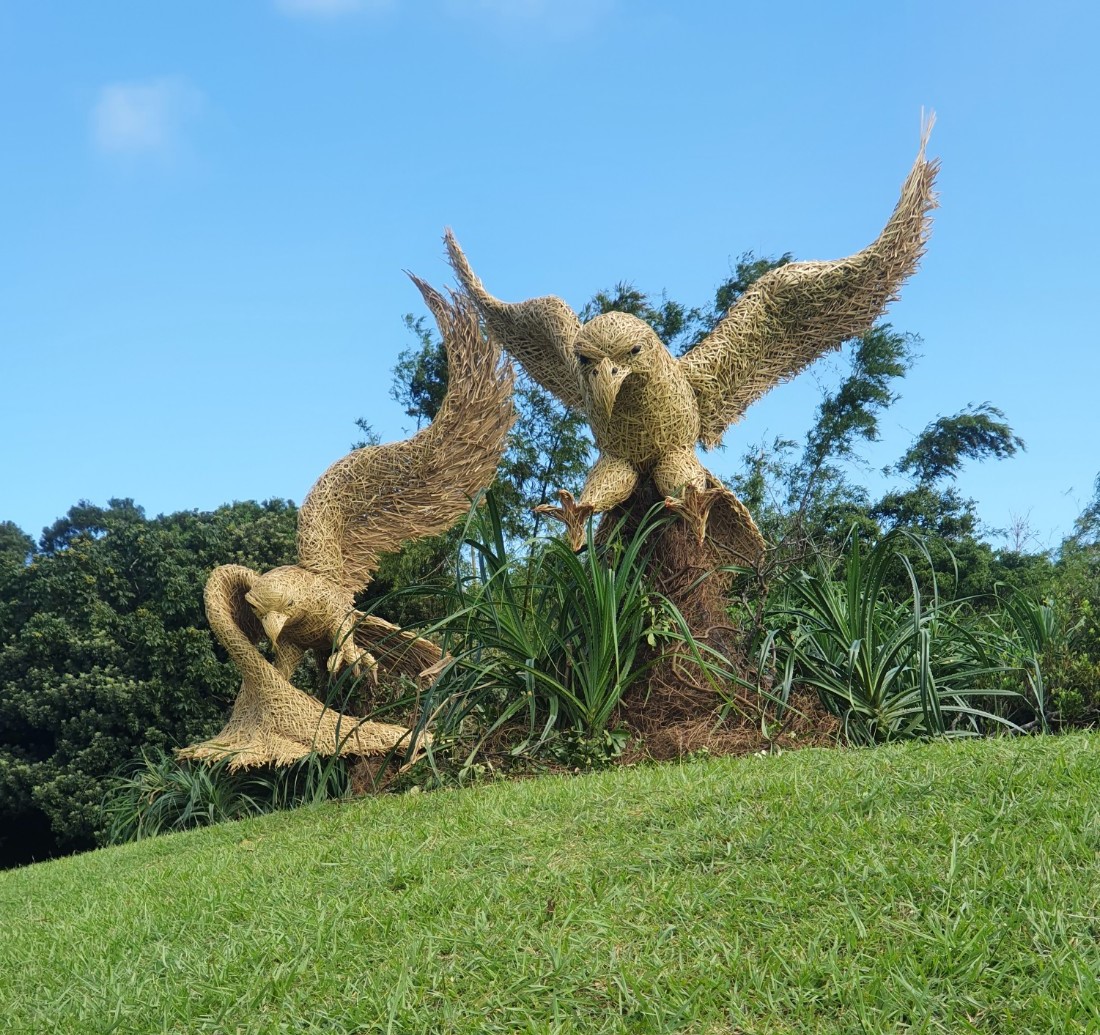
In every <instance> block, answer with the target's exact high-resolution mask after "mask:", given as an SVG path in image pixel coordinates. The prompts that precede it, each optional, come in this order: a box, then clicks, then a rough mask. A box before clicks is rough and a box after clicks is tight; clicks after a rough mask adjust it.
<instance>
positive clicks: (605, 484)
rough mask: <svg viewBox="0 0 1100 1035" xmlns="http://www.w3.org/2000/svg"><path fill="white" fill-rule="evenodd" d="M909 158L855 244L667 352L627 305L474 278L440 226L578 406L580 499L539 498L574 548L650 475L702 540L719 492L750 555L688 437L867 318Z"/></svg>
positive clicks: (904, 238) (704, 435)
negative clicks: (521, 297) (593, 451)
mask: <svg viewBox="0 0 1100 1035" xmlns="http://www.w3.org/2000/svg"><path fill="white" fill-rule="evenodd" d="M931 127H932V120H929V122H928V123H927V125H926V127H925V128H924V130H923V133H922V139H921V146H920V150H919V153H918V155H917V159H916V162H915V164H914V165H913V168H912V170H911V171H910V173H909V175H908V178H907V179H906V180H905V183H904V185H903V186H902V190H901V198H900V200H899V201H898V203H897V207H896V208H895V209H894V212H893V215H892V216H891V217H890V220H889V221H888V222H887V224H886V226H885V228H884V229H883V230H882V232H881V233H880V234H879V235H878V237H877V238H876V239H875V240H874V241H873V242H872V243H871V244H870V245H869V246H868V247H866V248H864V249H863V250H862V251H860V252H857V253H856V254H854V255H851V256H849V257H848V258H845V259H838V260H835V261H831V262H792V263H789V264H787V265H784V266H780V267H778V268H776V269H774V270H772V271H771V272H769V273H767V274H765V275H764V276H763V277H761V278H760V279H759V280H758V281H756V283H755V284H753V285H752V286H751V287H750V288H749V289H748V290H747V291H745V293H744V294H743V295H742V296H741V297H740V298H739V299H738V301H737V302H736V303H735V304H734V305H733V306H732V307H731V308H730V309H729V311H728V312H727V313H726V314H725V316H724V317H723V318H722V319H721V320H720V321H719V322H718V323H717V325H716V326H715V327H714V329H713V330H712V331H711V332H710V334H709V335H708V336H707V337H706V338H704V339H703V340H702V341H701V342H700V343H699V344H697V345H696V346H695V347H694V348H692V349H691V350H690V351H689V352H687V353H686V354H685V355H683V356H681V357H680V358H678V359H677V358H675V357H674V356H673V355H672V354H671V353H670V352H669V350H668V348H667V347H666V346H665V344H664V343H663V342H662V341H661V340H660V339H659V338H658V336H657V335H656V333H655V332H654V331H653V329H652V328H651V327H650V326H649V325H648V324H647V323H645V322H644V321H643V320H640V319H638V318H637V317H635V316H632V315H629V314H626V313H618V312H609V313H603V314H601V315H599V316H596V317H594V318H593V319H591V320H589V321H588V322H587V323H585V324H583V325H582V324H581V322H580V320H579V319H578V317H577V315H576V313H575V312H574V311H573V310H572V309H571V308H570V307H569V306H568V305H567V304H566V303H565V302H563V301H562V300H561V299H560V298H556V297H554V296H543V297H540V298H532V299H529V300H527V301H525V302H517V303H508V302H502V301H500V300H499V299H497V298H494V297H493V296H492V295H491V294H489V292H488V291H486V290H485V287H484V285H483V284H482V282H481V280H480V278H479V277H478V276H477V275H476V274H475V273H474V271H473V269H472V268H471V266H470V263H469V262H468V261H467V259H466V256H465V254H464V253H463V251H462V249H461V248H460V247H459V245H458V242H457V241H456V240H455V238H454V236H453V235H452V234H451V232H450V231H448V232H447V234H446V237H445V241H446V245H447V250H448V253H449V255H450V260H451V264H452V266H453V267H454V270H455V273H456V274H457V276H458V279H459V281H460V282H461V284H462V286H463V287H464V288H465V290H466V292H467V293H468V294H469V296H470V298H471V299H473V302H474V304H475V305H476V307H477V309H478V312H479V313H480V314H481V317H482V319H483V320H484V322H485V324H486V326H487V328H488V330H489V333H490V334H491V335H493V336H495V337H496V338H498V339H499V340H500V342H501V344H502V346H503V347H504V349H505V350H506V351H507V352H508V353H509V354H510V355H511V356H512V357H513V358H514V359H516V360H517V361H518V362H519V363H520V364H521V365H522V366H523V367H524V369H525V370H526V371H527V373H528V374H529V375H530V376H531V377H532V378H533V379H534V380H535V381H536V382H538V383H539V384H540V385H542V387H544V388H545V389H547V390H548V391H550V392H551V393H552V394H553V395H555V396H556V397H557V398H558V399H559V400H560V401H561V402H562V403H564V404H565V405H566V406H567V407H569V408H570V409H573V410H576V411H578V412H580V413H582V414H583V415H584V416H585V418H586V419H587V420H588V423H589V426H590V427H591V429H592V434H593V437H594V439H595V442H596V446H597V448H598V450H599V456H598V458H597V460H596V462H595V464H594V466H593V467H592V469H591V471H590V472H589V474H588V478H587V480H586V482H585V484H584V488H583V489H582V491H581V495H580V499H579V500H577V499H574V498H573V496H572V495H571V494H570V493H569V492H567V491H564V490H563V491H561V492H559V494H558V495H559V498H560V501H561V502H560V506H551V505H548V504H544V505H543V506H542V507H541V508H540V509H542V510H543V511H544V512H547V513H549V514H551V515H553V516H555V517H557V518H559V519H560V520H562V521H563V522H564V523H565V525H566V528H567V532H568V535H569V539H570V542H571V544H572V546H573V548H574V549H579V548H580V547H581V545H582V544H583V543H584V541H585V534H586V533H585V527H586V523H587V521H588V519H589V518H590V517H591V516H592V515H593V514H600V513H604V512H607V511H610V510H612V509H613V508H615V507H618V506H621V505H623V504H624V503H625V502H626V501H627V500H628V499H629V498H630V497H631V496H632V494H633V493H635V491H636V489H637V488H638V487H639V483H640V481H642V480H645V479H649V480H651V481H652V483H653V485H654V486H655V487H656V489H657V491H658V493H659V494H660V495H663V496H664V497H665V498H666V500H665V501H666V505H667V506H669V507H671V508H673V509H674V510H676V511H677V512H679V513H680V514H681V515H682V516H683V518H684V519H685V520H686V521H687V522H688V524H689V526H690V527H691V528H692V529H693V530H694V532H695V534H696V537H697V539H698V541H699V542H700V543H702V542H703V539H704V537H706V536H707V528H708V517H709V516H710V515H711V512H712V510H713V508H715V506H716V505H717V506H718V507H720V509H721V511H722V517H721V520H720V521H718V522H717V526H718V528H719V529H720V537H721V539H722V540H723V542H722V543H719V544H718V545H719V546H722V547H723V548H724V549H725V551H726V552H727V553H729V554H732V555H733V556H734V559H735V560H737V561H738V562H739V563H742V564H746V565H749V566H754V565H756V564H757V563H758V562H759V560H760V558H761V556H762V554H763V550H764V541H763V538H762V537H761V535H760V532H759V531H758V530H757V527H756V524H755V522H754V521H753V519H752V517H751V515H750V514H749V512H748V510H747V509H746V508H745V507H744V506H743V505H742V503H741V502H740V500H738V499H737V497H736V496H734V494H733V493H732V492H730V491H729V489H727V488H726V487H725V486H724V485H723V484H722V483H721V482H720V481H719V480H718V479H717V478H716V477H715V476H714V475H713V474H711V473H710V472H709V471H708V470H707V469H706V468H705V467H704V466H703V464H702V463H701V462H700V460H699V457H698V455H697V453H696V445H702V446H703V447H705V448H710V447H713V446H715V445H717V444H718V443H719V442H720V440H721V438H722V436H723V434H724V432H725V431H726V429H727V428H728V427H729V425H730V424H732V423H734V422H736V421H737V420H739V419H740V418H741V417H742V415H743V414H744V412H745V410H746V409H747V408H748V406H749V405H750V404H751V403H753V402H755V401H756V400H757V399H759V398H760V397H761V396H762V395H764V394H765V393H766V392H767V391H768V390H769V389H771V388H772V387H774V386H775V385H777V384H779V383H781V382H783V381H787V380H789V379H790V378H792V377H794V376H795V375H796V374H798V373H799V372H800V371H801V370H803V369H804V368H805V367H806V366H807V365H809V364H810V363H811V362H813V361H814V360H815V359H817V358H818V357H819V356H821V355H823V354H824V353H825V352H827V351H828V350H830V349H834V348H838V347H839V346H840V345H841V343H842V342H844V341H845V340H847V339H849V338H852V337H854V336H856V335H859V334H862V333H864V332H865V331H867V330H868V329H869V328H870V327H871V325H872V323H873V322H874V321H875V320H876V319H877V318H878V317H879V316H880V315H881V313H882V311H883V309H884V308H885V306H886V304H887V303H888V302H889V301H890V300H891V299H892V298H893V297H894V296H895V294H896V292H897V290H898V288H899V287H900V285H901V283H902V282H903V281H904V280H905V279H906V278H907V277H908V276H909V275H910V274H912V273H913V271H914V270H915V269H916V266H917V262H918V260H919V259H920V256H921V255H922V254H923V251H924V246H925V242H926V239H927V236H928V233H929V227H930V220H929V213H930V211H931V209H932V208H933V207H934V206H935V199H934V195H933V192H932V186H933V181H934V179H935V175H936V170H937V163H936V162H934V161H929V160H928V159H926V158H925V154H924V152H925V146H926V143H927V140H928V134H929V133H930V131H931Z"/></svg>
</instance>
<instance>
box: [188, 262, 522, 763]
mask: <svg viewBox="0 0 1100 1035" xmlns="http://www.w3.org/2000/svg"><path fill="white" fill-rule="evenodd" d="M410 276H411V274H410ZM412 279H413V281H414V283H415V284H416V285H417V287H418V288H419V289H420V292H421V294H422V295H423V296H424V299H425V301H426V302H427V304H428V308H429V309H430V310H431V312H432V314H433V316H434V317H435V320H436V322H437V323H438V324H439V329H440V332H441V333H442V336H443V341H444V344H445V347H446V350H447V363H448V387H447V393H446V395H445V397H444V399H443V403H442V405H441V406H440V409H439V412H438V413H437V414H436V417H435V419H434V420H433V421H432V423H431V424H430V425H429V426H428V427H426V428H424V429H423V430H421V431H420V432H418V433H417V434H416V435H414V436H413V437H412V438H410V439H407V440H405V441H402V442H391V443H388V444H385V445H378V446H366V447H365V448H362V449H357V450H355V451H354V452H352V453H349V454H348V455H347V456H345V457H344V458H343V459H341V460H338V461H337V462H336V463H334V464H333V465H332V466H331V467H330V468H329V469H328V470H327V471H325V473H324V474H322V475H321V477H320V478H319V479H318V481H317V483H316V484H315V485H314V486H313V488H312V489H311V490H310V492H309V495H308V496H307V497H306V499H305V501H304V503H303V504H302V507H301V509H300V511H299V513H298V536H297V545H298V563H297V564H293V565H285V566H283V567H279V568H274V569H272V570H271V571H268V572H266V573H264V574H262V575H261V574H259V573H257V572H255V571H252V570H251V569H249V568H245V567H242V566H240V565H234V564H230V565H223V566H222V567H219V568H216V569H215V570H214V572H213V573H212V574H211V576H210V578H209V580H208V581H207V584H206V591H205V603H206V613H207V616H208V618H209V621H210V627H211V629H213V631H214V634H215V635H216V636H217V638H218V640H219V641H220V642H221V644H222V646H223V647H224V648H225V650H226V651H227V653H228V654H229V657H230V658H231V659H232V661H233V662H234V663H235V665H236V666H237V668H238V669H239V670H240V672H241V675H242V683H241V688H240V691H239V693H238V695H237V698H236V701H235V702H234V705H233V711H232V714H231V715H230V718H229V720H228V722H227V723H226V725H225V728H224V729H223V730H222V731H221V732H220V733H219V734H218V735H217V736H215V737H212V738H211V739H210V740H207V741H204V742H202V743H200V744H195V745H192V746H191V747H187V748H184V749H183V750H182V751H181V752H180V755H181V756H182V757H185V758H193V759H206V760H216V759H222V758H229V760H230V763H229V764H230V766H231V767H232V768H240V767H245V766H255V765H267V764H272V765H284V764H289V763H291V762H294V761H296V760H297V759H300V758H302V757H304V756H305V755H306V754H308V753H309V752H311V751H316V752H318V753H319V754H328V755H332V754H344V755H350V754H354V755H373V754H382V753H385V752H386V751H388V750H390V749H391V748H393V747H395V746H398V745H401V744H402V743H404V744H406V745H407V746H409V747H412V745H409V744H408V739H409V737H410V732H409V730H407V729H405V728H404V727H402V726H394V725H389V724H386V723H377V722H366V721H364V720H362V719H360V718H356V717H353V716H349V715H345V714H343V713H342V712H340V711H337V710H333V709H332V708H329V707H327V706H326V705H324V704H322V702H321V701H319V700H317V699H316V698H314V697H312V696H310V695H308V694H306V693H304V692H303V691H301V690H299V689H298V688H296V687H295V686H293V685H292V684H291V682H290V679H291V677H292V676H293V674H294V671H295V669H296V668H297V667H298V664H299V662H300V661H301V660H302V658H303V657H304V655H305V653H306V652H307V651H312V652H313V653H314V655H315V657H316V658H317V660H318V662H319V663H320V666H321V667H322V668H323V669H327V670H328V672H329V673H331V674H333V675H336V674H339V673H340V672H342V671H343V670H345V669H351V670H352V671H353V673H354V674H356V675H366V676H367V677H370V678H376V676H377V671H378V669H379V668H380V667H381V668H383V669H385V670H387V671H390V672H395V673H400V674H404V675H407V676H411V677H416V676H417V675H418V674H421V673H422V672H423V671H424V670H427V669H431V668H432V667H433V666H434V665H436V664H437V663H438V662H439V661H440V651H439V648H438V647H437V646H436V645H435V644H433V643H431V642H430V641H428V640H425V639H422V638H418V637H416V636H414V635H413V634H411V633H406V632H403V631H401V630H400V629H398V628H397V627H396V626H394V625H392V624H391V623H389V622H387V621H385V620H384V619H381V618H378V617H376V616H373V615H364V614H362V613H361V612H359V611H358V610H356V608H355V595H356V593H357V592H359V591H360V590H362V589H363V588H364V587H365V586H366V585H367V584H368V583H369V582H370V579H371V575H372V573H373V571H374V570H375V568H376V567H377V565H378V561H379V557H380V555H381V554H382V553H385V552H387V551H392V550H396V549H398V548H399V547H400V546H401V545H402V544H403V543H405V542H407V541H408V540H411V539H417V538H421V537H423V536H429V535H436V534H439V533H441V532H444V531H446V530H447V529H448V528H450V527H451V525H453V524H454V523H455V522H456V521H457V520H458V519H459V518H460V517H461V516H462V515H463V514H465V513H467V512H468V510H469V508H470V500H471V497H473V496H475V495H476V494H477V493H478V492H479V491H480V490H482V489H483V488H485V487H486V486H487V485H489V484H490V483H491V482H492V480H493V477H494V475H495V473H496V468H497V464H498V463H499V461H500V457H501V453H502V452H503V449H504V443H505V438H506V436H507V434H508V431H509V429H510V428H511V426H512V422H513V420H514V408H513V405H512V391H513V378H512V370H511V367H510V365H508V364H502V363H501V354H500V349H499V347H498V346H497V345H495V344H494V343H493V342H492V341H491V340H489V339H488V338H486V337H485V336H483V335H482V333H481V330H480V328H479V326H478V318H477V314H476V312H475V311H474V310H473V308H472V307H471V305H470V303H469V301H468V300H467V299H465V298H464V297H462V296H460V295H458V296H454V297H452V298H451V299H450V300H448V299H446V298H444V297H443V296H442V295H441V294H439V293H438V292H437V291H435V290H434V289H433V288H431V287H429V286H428V285H427V284H425V283H424V282H423V281H421V280H418V279H417V278H416V277H412ZM264 639H266V640H267V641H268V642H269V644H270V646H271V650H272V654H273V656H274V664H272V663H271V662H270V661H268V660H267V658H266V657H265V656H264V655H263V653H261V651H260V650H259V649H258V645H259V644H260V642H261V641H262V640H264Z"/></svg>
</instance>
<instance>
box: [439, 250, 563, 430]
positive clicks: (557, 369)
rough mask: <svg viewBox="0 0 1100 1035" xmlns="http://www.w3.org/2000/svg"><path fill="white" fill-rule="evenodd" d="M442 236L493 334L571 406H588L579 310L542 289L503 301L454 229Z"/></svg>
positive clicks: (475, 303)
mask: <svg viewBox="0 0 1100 1035" xmlns="http://www.w3.org/2000/svg"><path fill="white" fill-rule="evenodd" d="M443 240H444V241H445V242H446V245H447V254H448V256H449V257H450V260H451V266H452V267H453V268H454V271H455V275H456V276H457V277H458V280H459V283H461V284H462V286H463V288H464V289H465V290H466V293H467V294H468V295H469V296H470V298H472V299H473V302H474V305H475V306H477V311H478V312H479V313H480V314H481V318H482V320H484V321H485V326H486V327H487V329H488V331H489V334H490V335H491V336H492V337H493V338H495V339H496V340H497V341H498V342H499V343H500V345H501V347H502V348H503V349H504V350H505V351H506V352H507V353H508V354H509V355H510V356H512V357H514V358H515V359H516V360H518V361H519V364H520V365H521V366H522V367H523V369H524V370H526V371H527V373H528V374H530V375H531V377H532V378H533V379H534V380H535V381H537V382H538V383H539V384H540V385H542V387H543V388H545V389H546V390H547V391H548V392H550V393H551V394H552V395H555V396H557V397H558V398H559V399H560V400H561V401H562V402H563V403H564V404H565V405H566V406H568V407H569V408H570V409H573V410H580V409H583V408H584V398H583V397H582V395H581V387H580V368H579V367H578V365H577V358H576V356H575V355H574V354H573V342H574V341H575V340H576V337H577V333H578V332H579V331H580V329H581V322H580V320H579V319H578V318H577V314H576V313H575V312H573V310H572V309H570V308H569V306H568V305H566V303H565V302H563V301H562V300H561V299H560V298H556V297H555V296H554V295H544V296H542V297H541V298H529V299H528V300H527V301H526V302H502V301H500V299H499V298H494V297H493V296H492V295H490V294H489V292H488V291H486V290H485V287H484V285H483V284H482V283H481V279H480V278H479V277H478V275H477V274H476V273H474V271H473V270H472V269H471V268H470V263H469V261H468V260H467V258H466V256H465V254H464V253H463V251H462V249H461V248H460V247H459V246H458V242H457V241H456V240H455V237H454V234H453V233H451V231H450V230H448V231H447V232H446V234H445V235H444V237H443Z"/></svg>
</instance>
